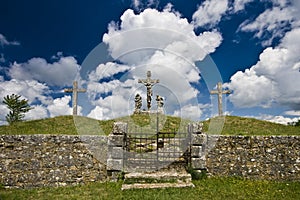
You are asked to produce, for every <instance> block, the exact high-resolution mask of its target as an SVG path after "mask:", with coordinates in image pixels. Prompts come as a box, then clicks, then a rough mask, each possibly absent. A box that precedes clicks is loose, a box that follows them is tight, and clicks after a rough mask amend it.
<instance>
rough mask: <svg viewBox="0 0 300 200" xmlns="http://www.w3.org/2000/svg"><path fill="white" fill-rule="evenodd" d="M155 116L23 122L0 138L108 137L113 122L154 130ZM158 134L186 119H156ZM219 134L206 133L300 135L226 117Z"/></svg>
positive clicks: (3, 129)
mask: <svg viewBox="0 0 300 200" xmlns="http://www.w3.org/2000/svg"><path fill="white" fill-rule="evenodd" d="M156 119H157V118H156V115H150V116H149V115H132V116H128V117H122V118H118V119H114V120H104V121H99V120H95V119H91V118H87V117H80V116H77V117H74V118H73V116H59V117H54V118H48V119H41V120H34V121H24V122H19V123H15V124H14V125H5V126H0V135H4V134H5V135H7V134H12V135H16V134H25V135H28V134H61V135H78V134H86V135H99V134H105V135H108V134H109V133H110V132H111V130H112V126H113V123H114V122H115V121H123V122H127V123H128V124H129V127H128V128H129V130H130V131H148V130H150V129H151V130H156ZM159 121H160V129H161V131H162V132H164V131H165V132H168V131H178V130H179V129H180V131H186V126H187V124H188V123H189V122H190V121H189V120H182V119H180V118H178V117H172V116H164V115H160V116H159ZM220 121H222V122H224V124H223V123H221V125H224V126H223V127H217V129H218V128H223V129H221V132H218V131H214V129H212V130H210V131H209V134H215V133H218V134H222V135H247V136H250V135H300V126H286V125H281V124H276V123H271V122H267V121H262V120H257V119H253V118H243V117H236V116H226V117H225V118H222V119H220ZM209 125H210V121H205V122H204V131H205V132H207V131H208V130H209Z"/></svg>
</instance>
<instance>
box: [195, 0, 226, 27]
mask: <svg viewBox="0 0 300 200" xmlns="http://www.w3.org/2000/svg"><path fill="white" fill-rule="evenodd" d="M227 10H228V0H206V1H204V2H203V3H202V4H201V5H200V6H199V7H198V10H197V11H196V12H195V13H194V14H193V21H194V24H195V27H202V26H209V27H214V26H215V25H216V24H218V23H219V22H220V21H221V18H222V16H223V15H224V14H225V13H226V11H227Z"/></svg>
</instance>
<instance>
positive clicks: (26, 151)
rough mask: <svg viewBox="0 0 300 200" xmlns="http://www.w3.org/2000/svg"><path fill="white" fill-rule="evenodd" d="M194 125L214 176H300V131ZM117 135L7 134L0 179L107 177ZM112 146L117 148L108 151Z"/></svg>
mask: <svg viewBox="0 0 300 200" xmlns="http://www.w3.org/2000/svg"><path fill="white" fill-rule="evenodd" d="M115 127H117V126H115ZM124 127H125V126H124ZM191 128H192V129H191V132H192V133H193V134H194V136H192V143H193V145H192V146H193V147H194V148H193V149H192V151H191V156H192V157H191V162H192V163H191V164H192V165H193V167H194V168H195V169H196V170H197V169H199V170H205V169H206V170H207V172H208V173H209V174H210V175H212V176H243V177H248V178H255V179H256V178H258V179H273V180H297V181H299V180H300V136H268V137H263V136H251V137H249V136H218V137H217V136H211V135H209V136H206V135H204V134H202V133H201V129H199V130H198V129H197V126H195V127H191ZM123 129H124V130H125V129H126V127H125V128H123ZM123 129H122V130H123ZM116 132H117V131H116ZM119 132H120V131H119ZM123 132H124V131H122V133H123ZM116 136H118V135H111V138H110V137H105V136H65V135H14V136H11V135H2V136H0V184H3V185H4V186H8V187H21V188H23V187H40V186H64V185H74V184H78V183H86V182H93V181H106V180H107V177H108V176H107V170H108V172H114V171H116V170H121V168H120V166H122V164H120V163H119V164H118V162H117V164H116V163H115V161H119V159H120V158H121V157H120V155H121V154H120V147H121V146H120V147H119V146H118V143H117V142H116V141H115V140H116V139H118V137H116ZM121 136H122V135H121ZM108 138H110V140H109V139H108ZM198 140H199V142H198ZM109 148H110V149H113V150H111V151H110V152H107V150H108V149H109ZM116 167H117V168H116ZM119 168H120V169H119Z"/></svg>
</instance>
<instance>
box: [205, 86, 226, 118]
mask: <svg viewBox="0 0 300 200" xmlns="http://www.w3.org/2000/svg"><path fill="white" fill-rule="evenodd" d="M230 93H231V91H230V90H222V83H221V82H219V83H218V85H217V90H212V91H210V94H217V95H218V110H219V116H222V115H223V109H222V96H223V94H230Z"/></svg>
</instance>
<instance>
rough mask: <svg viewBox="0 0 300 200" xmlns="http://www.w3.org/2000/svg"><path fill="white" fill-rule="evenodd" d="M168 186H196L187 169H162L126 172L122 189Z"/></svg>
mask: <svg viewBox="0 0 300 200" xmlns="http://www.w3.org/2000/svg"><path fill="white" fill-rule="evenodd" d="M167 187H174V188H180V187H194V184H193V183H192V177H191V175H190V174H188V173H187V172H186V171H185V170H176V169H168V170H160V171H154V172H131V173H128V174H125V180H124V183H123V185H122V190H127V189H148V188H167Z"/></svg>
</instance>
